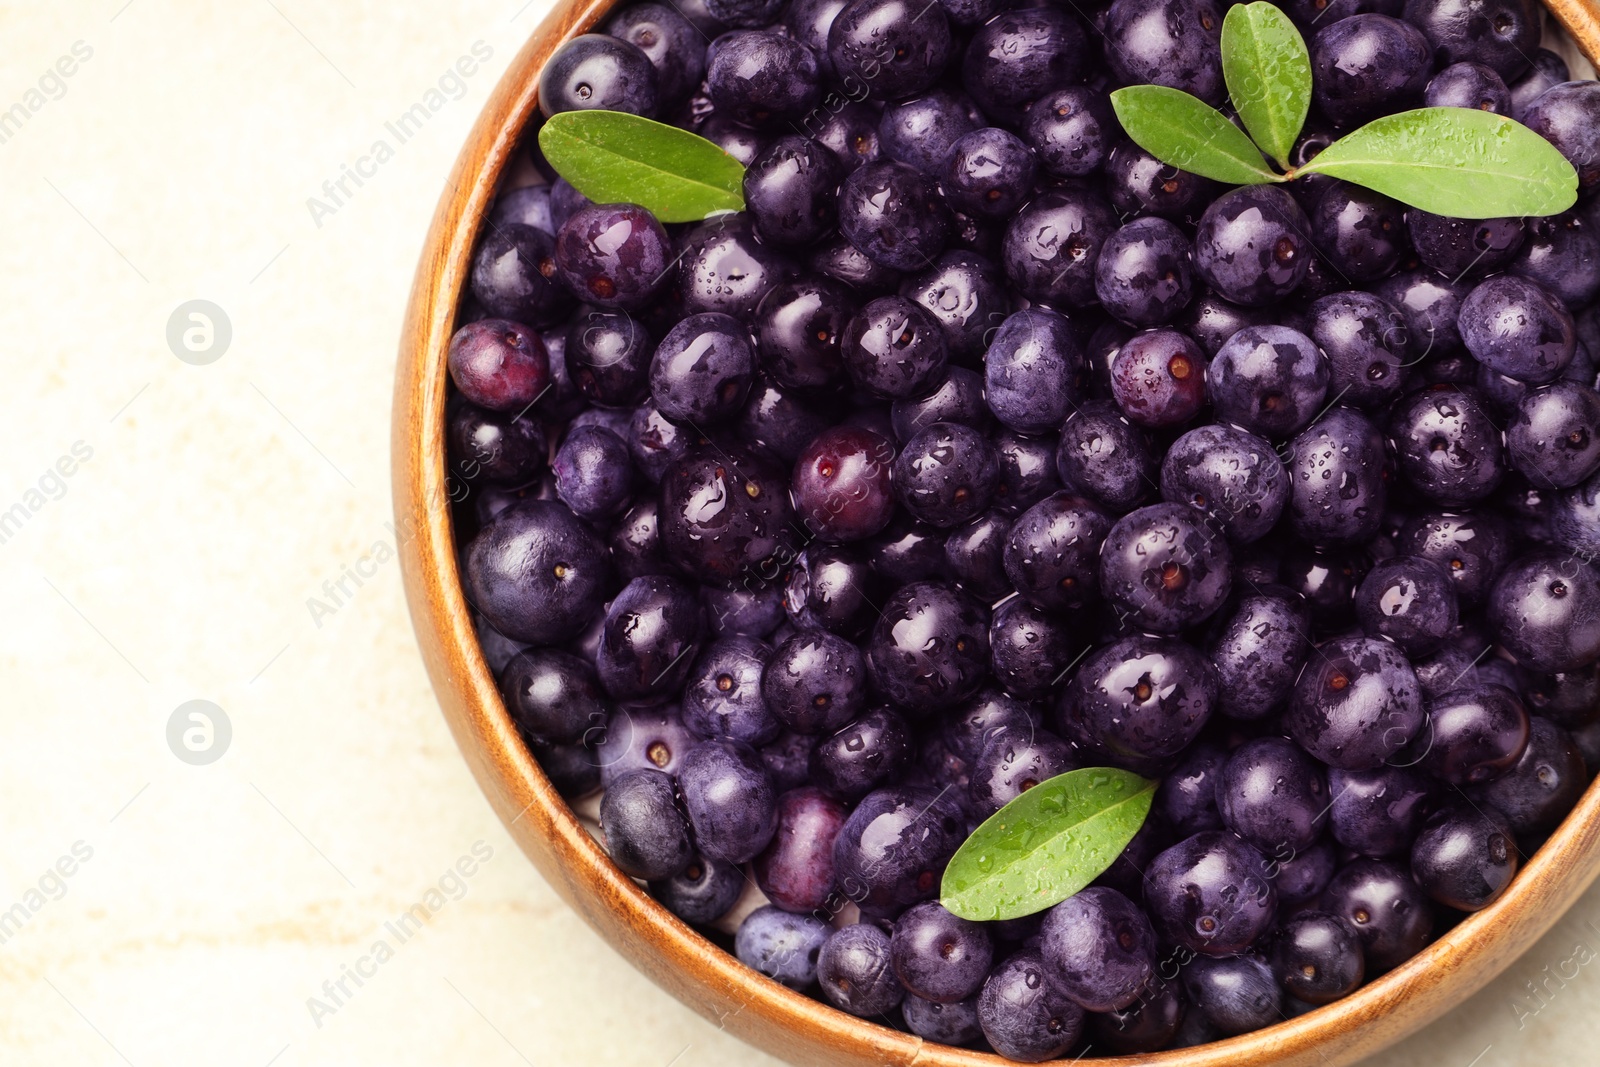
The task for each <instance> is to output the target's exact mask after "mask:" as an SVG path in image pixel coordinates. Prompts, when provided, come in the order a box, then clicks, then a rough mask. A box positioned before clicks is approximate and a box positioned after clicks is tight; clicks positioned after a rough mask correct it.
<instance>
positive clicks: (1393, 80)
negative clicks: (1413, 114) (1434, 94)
mask: <svg viewBox="0 0 1600 1067" xmlns="http://www.w3.org/2000/svg"><path fill="white" fill-rule="evenodd" d="M1430 53H1431V49H1430V48H1429V46H1428V39H1427V38H1426V37H1424V36H1423V35H1422V31H1421V30H1419V29H1417V28H1416V27H1415V26H1413V25H1411V24H1410V23H1408V22H1402V21H1401V20H1400V19H1397V18H1391V17H1389V16H1388V15H1377V14H1361V15H1351V16H1350V17H1349V18H1344V19H1340V20H1339V21H1337V22H1334V23H1331V24H1329V25H1327V26H1325V27H1323V28H1322V29H1320V30H1318V31H1317V35H1316V36H1315V37H1314V38H1312V40H1311V81H1312V85H1313V87H1314V88H1313V93H1312V96H1313V99H1315V101H1316V104H1317V107H1318V108H1319V109H1320V110H1321V111H1322V114H1323V115H1325V116H1326V117H1327V119H1328V120H1329V121H1330V122H1332V123H1333V124H1334V126H1336V127H1338V128H1339V129H1343V130H1348V129H1353V128H1355V127H1357V126H1360V125H1361V124H1362V123H1364V122H1366V121H1368V120H1369V119H1374V118H1377V117H1378V116H1379V115H1381V114H1387V113H1389V112H1391V111H1404V110H1406V109H1407V108H1411V107H1415V106H1417V105H1418V104H1420V103H1421V102H1422V90H1423V89H1424V88H1425V87H1426V86H1427V84H1428V77H1429V75H1431V74H1432V73H1433V63H1432V62H1431V60H1432V56H1431V54H1430Z"/></svg>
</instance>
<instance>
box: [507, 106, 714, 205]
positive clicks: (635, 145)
mask: <svg viewBox="0 0 1600 1067" xmlns="http://www.w3.org/2000/svg"><path fill="white" fill-rule="evenodd" d="M539 149H540V150H541V151H542V152H544V158H545V159H546V160H547V161H548V162H549V164H550V165H551V166H552V167H554V168H555V170H556V173H557V174H559V175H561V176H562V177H563V178H565V179H567V181H569V182H571V183H572V185H573V188H575V189H577V190H578V192H580V193H582V194H583V195H584V196H586V197H588V198H589V199H590V200H593V201H594V202H595V203H597V204H617V203H627V204H638V205H639V206H640V207H642V208H645V209H647V210H648V211H649V212H650V213H651V214H653V215H655V217H656V218H658V219H660V220H661V221H662V222H699V221H700V220H701V219H704V218H706V217H708V216H710V215H714V214H716V213H717V212H719V211H742V210H744V166H743V165H742V164H741V163H740V162H739V161H738V160H737V159H734V158H733V157H732V156H730V155H728V153H726V152H724V151H723V150H722V149H720V148H718V147H717V146H716V145H714V144H712V143H711V142H710V141H708V140H706V139H705V138H704V137H697V136H696V135H694V134H692V133H690V132H689V131H687V130H680V129H678V128H677V127H675V126H668V125H666V124H664V123H660V122H655V121H652V120H650V119H645V118H640V117H639V116H637V115H628V114H624V113H623V112H620V111H564V112H562V113H560V114H559V115H554V116H552V117H551V118H550V119H549V120H548V121H547V122H545V124H544V126H543V128H541V129H540V130H539Z"/></svg>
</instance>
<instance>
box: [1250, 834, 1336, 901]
mask: <svg viewBox="0 0 1600 1067" xmlns="http://www.w3.org/2000/svg"><path fill="white" fill-rule="evenodd" d="M1342 860H1343V857H1342V855H1341V854H1340V853H1339V851H1338V849H1336V848H1335V847H1334V845H1333V842H1331V841H1329V840H1328V839H1327V838H1325V837H1321V838H1318V839H1317V840H1316V842H1315V843H1313V844H1312V845H1310V846H1309V847H1307V848H1305V849H1303V850H1301V851H1300V852H1296V853H1295V854H1294V855H1292V856H1289V857H1288V858H1287V859H1279V858H1278V857H1276V856H1274V857H1273V858H1272V860H1271V861H1270V863H1269V864H1268V867H1269V869H1271V870H1273V871H1274V872H1275V874H1276V878H1275V880H1274V882H1273V885H1274V887H1275V888H1276V889H1277V890H1278V901H1279V903H1280V904H1283V905H1287V906H1288V907H1289V908H1291V909H1294V908H1298V907H1300V906H1301V905H1305V904H1309V903H1310V902H1311V901H1313V900H1315V899H1316V898H1317V897H1318V896H1319V895H1321V893H1322V891H1323V890H1324V889H1326V888H1328V883H1329V882H1331V881H1333V873H1334V871H1335V870H1336V869H1337V868H1338V866H1339V864H1340V862H1342Z"/></svg>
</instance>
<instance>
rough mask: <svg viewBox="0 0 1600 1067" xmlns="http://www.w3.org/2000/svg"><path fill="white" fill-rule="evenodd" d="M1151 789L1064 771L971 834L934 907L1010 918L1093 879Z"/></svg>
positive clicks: (1090, 771)
mask: <svg viewBox="0 0 1600 1067" xmlns="http://www.w3.org/2000/svg"><path fill="white" fill-rule="evenodd" d="M1156 785H1157V783H1155V782H1152V781H1149V780H1148V779H1145V778H1141V777H1139V776H1138V775H1137V774H1131V773H1129V772H1128V771H1119V770H1116V769H1115V768H1112V767H1086V768H1084V769H1082V770H1077V771H1068V772H1067V773H1066V774H1061V775H1057V776H1056V777H1054V778H1051V779H1049V780H1047V781H1044V782H1040V783H1039V784H1038V785H1036V786H1034V787H1033V788H1032V789H1029V790H1027V791H1025V792H1024V793H1023V794H1022V795H1021V796H1019V797H1017V798H1016V799H1015V800H1013V801H1012V802H1011V803H1009V804H1007V805H1006V806H1005V807H1003V808H1001V809H1000V810H999V811H997V812H995V813H994V814H993V815H991V816H989V818H987V819H985V820H984V822H983V824H982V825H981V826H979V827H978V828H977V829H976V830H974V831H972V836H971V837H968V838H967V839H966V841H965V842H963V843H962V845H961V847H960V848H958V849H956V854H955V855H954V856H953V857H951V859H950V865H949V866H947V867H946V868H945V871H944V881H943V883H942V884H941V885H940V887H939V903H941V904H943V905H944V906H945V907H946V908H947V909H949V911H950V912H951V913H952V914H954V915H959V916H961V917H962V918H963V919H975V920H997V919H1015V918H1017V917H1018V916H1022V915H1032V914H1033V913H1034V912H1038V911H1043V910H1044V909H1046V908H1049V907H1053V906H1055V905H1056V904H1059V903H1061V902H1062V901H1063V900H1066V899H1067V898H1068V897H1070V896H1072V895H1073V894H1074V893H1076V892H1078V890H1080V889H1082V888H1083V887H1084V886H1086V885H1088V884H1089V883H1090V882H1092V881H1094V880H1095V878H1097V877H1098V876H1099V875H1100V873H1101V872H1102V871H1104V870H1105V869H1106V868H1107V867H1109V866H1111V864H1112V862H1113V861H1114V860H1116V858H1117V857H1118V856H1120V855H1121V854H1122V850H1123V849H1124V848H1126V847H1127V845H1128V842H1129V841H1131V840H1133V835H1134V834H1136V833H1138V832H1139V827H1141V826H1143V825H1144V820H1145V817H1146V816H1147V815H1149V814H1150V802H1151V800H1153V799H1154V797H1155V792H1156Z"/></svg>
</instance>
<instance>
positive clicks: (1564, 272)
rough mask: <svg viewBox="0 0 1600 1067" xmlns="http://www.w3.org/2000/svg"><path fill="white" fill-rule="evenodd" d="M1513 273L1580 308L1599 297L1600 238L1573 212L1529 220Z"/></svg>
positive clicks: (1573, 307) (1586, 221)
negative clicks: (1525, 238) (1526, 233)
mask: <svg viewBox="0 0 1600 1067" xmlns="http://www.w3.org/2000/svg"><path fill="white" fill-rule="evenodd" d="M1511 273H1513V274H1518V275H1521V276H1522V277H1524V278H1526V279H1528V280H1529V281H1531V282H1533V283H1534V284H1536V285H1538V286H1540V287H1541V288H1543V289H1544V290H1545V291H1546V292H1548V293H1549V294H1550V295H1551V296H1553V297H1555V298H1556V299H1557V300H1559V301H1561V302H1562V303H1563V304H1565V305H1566V306H1567V307H1568V308H1572V309H1577V308H1581V307H1583V306H1585V305H1587V304H1588V303H1590V302H1591V301H1592V300H1594V298H1595V297H1596V296H1597V295H1600V236H1597V235H1596V233H1595V231H1594V228H1593V223H1592V221H1591V220H1589V219H1585V218H1584V217H1582V216H1581V215H1578V214H1575V213H1573V212H1568V213H1566V214H1564V215H1554V216H1548V217H1545V218H1537V219H1530V220H1528V239H1527V240H1526V241H1525V242H1523V245H1522V250H1521V251H1520V252H1518V253H1517V258H1516V259H1514V260H1512V261H1511ZM1568 370H1569V372H1570V370H1571V367H1570V365H1569V367H1568Z"/></svg>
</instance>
